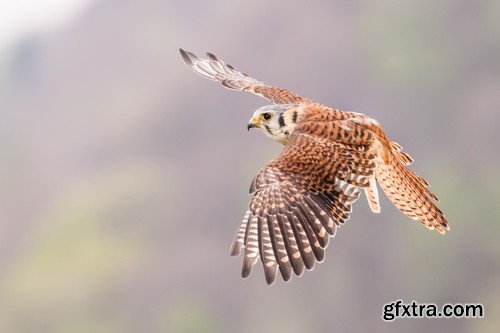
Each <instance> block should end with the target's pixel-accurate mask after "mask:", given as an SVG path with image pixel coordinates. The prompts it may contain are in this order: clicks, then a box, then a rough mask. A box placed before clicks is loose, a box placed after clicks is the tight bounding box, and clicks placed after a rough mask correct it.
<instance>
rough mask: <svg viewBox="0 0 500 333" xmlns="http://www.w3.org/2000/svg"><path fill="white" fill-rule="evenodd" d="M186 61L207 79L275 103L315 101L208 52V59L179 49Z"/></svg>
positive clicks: (192, 68)
mask: <svg viewBox="0 0 500 333" xmlns="http://www.w3.org/2000/svg"><path fill="white" fill-rule="evenodd" d="M179 51H180V53H181V56H182V59H183V60H184V63H185V64H186V65H187V66H188V67H189V68H190V69H191V70H193V71H194V72H195V73H197V74H199V75H201V76H203V77H206V78H207V79H210V80H214V81H219V82H220V83H222V85H223V86H224V87H226V88H229V89H231V90H239V91H248V92H251V93H253V94H255V95H258V96H261V97H264V98H265V99H267V100H269V101H271V102H273V103H275V104H289V103H313V101H311V100H310V99H307V98H304V97H302V96H299V95H297V94H296V93H294V92H291V91H288V90H286V89H283V88H277V87H272V86H269V85H267V84H265V83H264V82H261V81H258V80H256V79H254V78H251V77H249V76H248V75H246V74H243V73H241V72H240V71H238V70H237V69H235V68H234V67H233V66H231V65H229V64H225V63H224V62H223V61H222V60H220V59H218V58H217V57H216V56H215V55H213V54H211V53H207V57H208V59H200V58H198V57H197V56H196V55H194V54H193V53H191V52H189V51H184V50H183V49H179Z"/></svg>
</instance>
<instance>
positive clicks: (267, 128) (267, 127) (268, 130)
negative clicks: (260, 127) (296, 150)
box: [264, 125, 274, 135]
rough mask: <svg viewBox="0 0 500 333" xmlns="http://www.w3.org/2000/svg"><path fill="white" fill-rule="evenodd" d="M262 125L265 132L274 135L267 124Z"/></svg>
mask: <svg viewBox="0 0 500 333" xmlns="http://www.w3.org/2000/svg"><path fill="white" fill-rule="evenodd" d="M264 127H265V128H266V130H267V132H268V133H269V134H271V135H274V134H273V132H271V129H270V128H269V126H267V125H264Z"/></svg>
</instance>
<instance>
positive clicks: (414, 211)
mask: <svg viewBox="0 0 500 333" xmlns="http://www.w3.org/2000/svg"><path fill="white" fill-rule="evenodd" d="M376 179H377V181H378V183H379V184H380V186H381V187H382V190H383V191H384V193H385V194H386V195H387V197H388V198H389V199H390V200H391V201H392V203H394V205H395V206H396V207H397V208H398V209H399V210H400V211H401V212H403V213H404V214H405V215H407V216H408V217H410V218H412V219H414V220H418V221H420V222H421V223H422V224H424V225H425V226H426V227H427V228H429V229H431V230H434V229H435V230H436V231H438V232H440V233H442V234H444V232H445V230H450V228H449V226H448V222H447V221H446V218H445V216H444V214H443V213H442V212H441V210H440V209H439V208H438V207H437V206H436V205H435V204H434V203H433V202H432V200H431V199H437V198H436V196H435V195H434V194H433V193H432V192H431V191H430V190H429V189H428V188H427V186H426V185H428V183H427V182H425V181H424V180H423V179H422V178H420V177H419V176H417V175H416V174H415V173H413V172H412V171H411V170H409V169H407V168H406V167H405V166H404V165H403V163H402V161H400V160H399V159H397V158H393V159H391V160H390V161H389V162H384V161H383V160H382V159H378V161H377V171H376Z"/></svg>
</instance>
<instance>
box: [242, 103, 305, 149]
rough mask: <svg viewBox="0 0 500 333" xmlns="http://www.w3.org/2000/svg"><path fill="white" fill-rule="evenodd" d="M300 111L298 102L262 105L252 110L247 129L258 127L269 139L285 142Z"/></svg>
mask: <svg viewBox="0 0 500 333" xmlns="http://www.w3.org/2000/svg"><path fill="white" fill-rule="evenodd" d="M301 111H302V108H301V107H300V105H299V104H274V105H267V106H263V107H261V108H260V109H258V110H257V111H255V112H254V114H253V116H252V118H251V119H250V121H249V122H248V125H247V129H248V130H250V129H251V128H259V129H260V130H262V131H263V132H264V133H265V134H266V135H267V136H268V137H270V138H271V139H273V140H275V141H278V142H280V143H282V144H286V142H287V141H288V137H289V136H290V134H292V132H293V130H294V128H295V124H296V122H297V117H298V115H299V114H300V112H301Z"/></svg>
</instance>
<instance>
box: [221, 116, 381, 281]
mask: <svg viewBox="0 0 500 333" xmlns="http://www.w3.org/2000/svg"><path fill="white" fill-rule="evenodd" d="M339 130H342V127H339ZM344 130H345V129H344ZM308 131H309V128H308V125H304V126H301V127H297V128H296V129H295V131H294V133H293V134H292V135H291V136H290V140H289V142H288V143H287V145H286V146H285V149H284V150H283V152H282V153H281V154H280V155H279V156H278V157H276V158H275V159H274V160H273V161H271V162H270V163H268V164H267V165H266V166H265V167H264V168H263V169H262V170H261V171H260V172H259V173H258V174H257V176H256V177H255V178H254V180H253V182H252V185H251V187H250V193H252V194H253V197H252V199H251V202H250V205H249V208H248V211H247V212H246V214H245V217H244V219H243V222H242V224H241V225H240V227H239V229H238V232H237V234H236V237H235V240H234V242H233V245H232V248H231V255H238V254H239V253H240V251H241V249H244V258H243V267H242V276H243V277H247V276H248V275H249V274H250V272H251V269H252V267H253V265H254V264H255V263H256V262H257V261H258V259H259V258H260V259H261V261H262V263H263V266H264V272H265V277H266V281H267V283H268V284H272V283H273V282H274V280H275V278H276V275H277V271H278V270H279V271H280V272H281V275H282V276H283V279H284V280H285V281H288V280H290V279H291V276H292V272H293V273H295V274H296V275H298V276H300V275H301V274H302V273H303V271H304V268H305V269H308V270H311V269H312V268H313V267H314V265H315V262H316V261H318V262H321V261H323V259H324V257H325V248H326V247H327V245H328V241H329V237H331V236H334V235H335V232H336V229H337V227H338V226H340V225H342V224H343V223H345V221H347V220H348V219H349V215H350V213H351V205H352V204H353V203H354V202H355V201H356V199H357V198H358V196H359V190H358V187H362V186H368V183H369V179H370V177H372V176H373V173H374V168H375V163H374V161H373V160H374V156H373V154H372V153H370V152H369V146H367V145H366V146H365V145H354V144H348V143H341V142H338V141H334V140H332V139H331V138H328V137H322V136H314V135H311V134H310V133H309V132H308Z"/></svg>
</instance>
